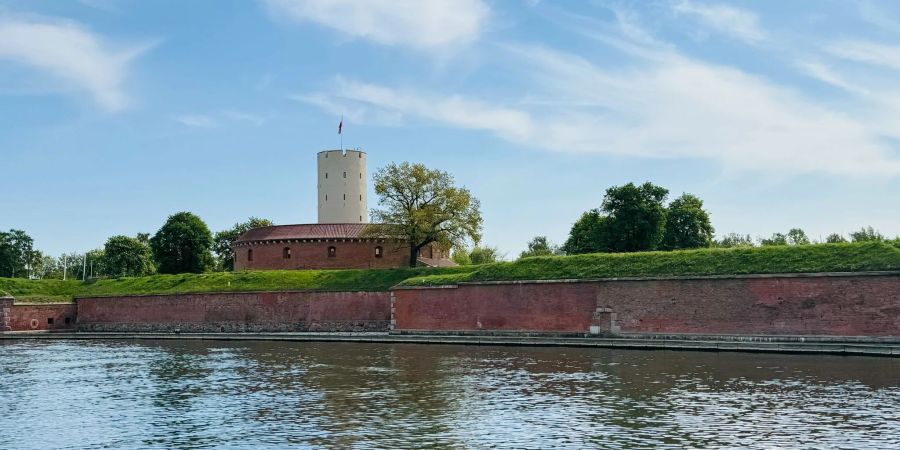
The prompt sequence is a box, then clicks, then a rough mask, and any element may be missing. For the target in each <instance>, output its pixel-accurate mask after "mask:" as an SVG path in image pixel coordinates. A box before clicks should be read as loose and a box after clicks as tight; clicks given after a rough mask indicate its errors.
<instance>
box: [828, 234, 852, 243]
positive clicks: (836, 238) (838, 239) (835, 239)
mask: <svg viewBox="0 0 900 450" xmlns="http://www.w3.org/2000/svg"><path fill="white" fill-rule="evenodd" d="M825 242H827V243H829V244H839V243H842V242H847V239H846V238H844V236H842V235H840V234H838V233H831V234H829V235H828V236H827V237H826V238H825Z"/></svg>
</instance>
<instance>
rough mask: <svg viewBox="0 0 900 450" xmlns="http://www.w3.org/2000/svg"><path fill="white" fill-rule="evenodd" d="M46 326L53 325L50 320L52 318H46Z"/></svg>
mask: <svg viewBox="0 0 900 450" xmlns="http://www.w3.org/2000/svg"><path fill="white" fill-rule="evenodd" d="M47 325H53V318H52V317H48V318H47Z"/></svg>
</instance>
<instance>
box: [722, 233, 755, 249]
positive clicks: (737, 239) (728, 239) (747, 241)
mask: <svg viewBox="0 0 900 450" xmlns="http://www.w3.org/2000/svg"><path fill="white" fill-rule="evenodd" d="M714 245H715V246H716V247H722V248H732V247H753V239H751V238H750V235H749V234H747V235H742V234H737V233H728V234H726V235H725V236H722V239H719V240H718V241H716V242H714Z"/></svg>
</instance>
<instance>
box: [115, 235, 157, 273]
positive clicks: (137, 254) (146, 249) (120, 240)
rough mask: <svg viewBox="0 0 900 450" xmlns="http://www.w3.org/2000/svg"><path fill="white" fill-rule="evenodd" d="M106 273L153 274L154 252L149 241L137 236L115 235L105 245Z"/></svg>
mask: <svg viewBox="0 0 900 450" xmlns="http://www.w3.org/2000/svg"><path fill="white" fill-rule="evenodd" d="M103 253H104V258H103V262H104V271H103V272H104V274H106V275H110V276H114V277H123V276H124V277H139V276H142V275H149V274H152V273H153V272H154V270H155V268H154V267H153V252H152V251H151V250H150V244H149V243H148V242H144V241H141V240H140V239H138V238H136V237H129V236H122V235H119V236H113V237H111V238H109V239H107V240H106V244H105V245H104V246H103Z"/></svg>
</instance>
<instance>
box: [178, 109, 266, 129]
mask: <svg viewBox="0 0 900 450" xmlns="http://www.w3.org/2000/svg"><path fill="white" fill-rule="evenodd" d="M271 118H272V116H271V115H266V116H263V115H259V114H253V113H248V112H244V111H237V110H233V109H226V110H223V111H219V112H215V113H211V114H182V115H179V116H175V117H174V119H175V121H176V122H178V123H180V124H182V125H184V126H186V127H191V128H218V127H220V126H222V125H223V123H226V122H247V123H250V124H253V125H255V126H262V125H264V124H265V123H266V122H268V121H269V119H271Z"/></svg>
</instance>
